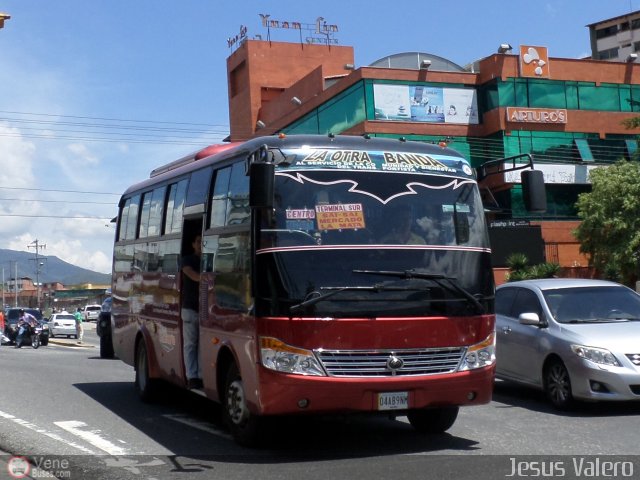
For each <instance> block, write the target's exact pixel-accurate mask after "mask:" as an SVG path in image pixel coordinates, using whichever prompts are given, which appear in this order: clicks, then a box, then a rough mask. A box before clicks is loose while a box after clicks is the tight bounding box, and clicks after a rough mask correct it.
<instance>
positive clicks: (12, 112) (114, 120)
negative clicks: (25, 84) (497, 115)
mask: <svg viewBox="0 0 640 480" xmlns="http://www.w3.org/2000/svg"><path fill="white" fill-rule="evenodd" d="M0 113H9V114H12V115H33V116H42V117H59V118H80V119H85V120H100V121H108V122H138V123H156V124H164V125H200V126H205V127H228V125H224V124H215V123H190V122H166V121H159V120H131V119H125V118H105V117H85V116H80V115H58V114H55V113H34V112H14V111H10V110H0Z"/></svg>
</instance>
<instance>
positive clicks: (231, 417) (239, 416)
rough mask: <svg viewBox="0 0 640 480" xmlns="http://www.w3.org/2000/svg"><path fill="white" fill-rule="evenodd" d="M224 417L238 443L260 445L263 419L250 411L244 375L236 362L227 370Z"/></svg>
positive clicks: (250, 445) (247, 445) (223, 401)
mask: <svg viewBox="0 0 640 480" xmlns="http://www.w3.org/2000/svg"><path fill="white" fill-rule="evenodd" d="M222 418H223V420H224V422H225V424H226V425H227V427H228V428H229V431H230V432H231V436H232V437H233V439H234V440H235V441H236V443H238V444H239V445H243V446H245V447H256V446H258V445H259V443H260V434H261V425H262V420H263V419H262V418H261V417H259V416H257V415H254V414H252V413H251V412H250V411H249V407H248V405H247V398H246V395H245V390H244V384H243V381H242V377H241V376H240V372H239V371H238V367H237V366H236V364H235V363H232V364H231V365H230V366H229V370H228V372H227V377H226V381H225V387H224V396H223V398H222Z"/></svg>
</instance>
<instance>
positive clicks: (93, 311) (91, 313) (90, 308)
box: [82, 305, 100, 322]
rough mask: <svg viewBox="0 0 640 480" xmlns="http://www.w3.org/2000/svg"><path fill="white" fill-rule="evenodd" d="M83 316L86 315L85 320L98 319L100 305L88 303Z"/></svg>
mask: <svg viewBox="0 0 640 480" xmlns="http://www.w3.org/2000/svg"><path fill="white" fill-rule="evenodd" d="M82 316H83V317H84V321H85V322H90V321H91V320H98V317H99V316H100V305H86V306H85V307H84V310H83V311H82Z"/></svg>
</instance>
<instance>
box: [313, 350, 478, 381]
mask: <svg viewBox="0 0 640 480" xmlns="http://www.w3.org/2000/svg"><path fill="white" fill-rule="evenodd" d="M464 352H465V348H460V347H452V348H431V349H420V350H375V351H363V350H317V351H316V355H317V356H318V358H319V359H320V361H321V362H322V365H323V366H324V368H325V370H326V371H327V374H328V375H329V376H331V377H393V376H410V375H436V374H441V373H451V372H455V371H456V369H457V368H458V365H459V364H460V360H461V359H462V356H463V355H464ZM398 359H399V360H401V362H398ZM399 363H401V364H402V366H400V368H395V369H394V368H391V367H393V366H395V367H397V366H398V364H399Z"/></svg>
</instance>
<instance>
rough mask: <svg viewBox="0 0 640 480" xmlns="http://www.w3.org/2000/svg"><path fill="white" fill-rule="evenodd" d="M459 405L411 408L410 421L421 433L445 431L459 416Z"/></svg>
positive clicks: (408, 415)
mask: <svg viewBox="0 0 640 480" xmlns="http://www.w3.org/2000/svg"><path fill="white" fill-rule="evenodd" d="M458 410H459V407H438V408H422V409H418V410H410V411H409V412H408V413H407V418H408V419H409V423H410V424H411V426H412V427H413V428H415V429H416V430H418V431H419V432H420V433H444V432H446V431H447V430H449V428H451V426H452V425H453V424H454V423H455V421H456V418H458Z"/></svg>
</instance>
